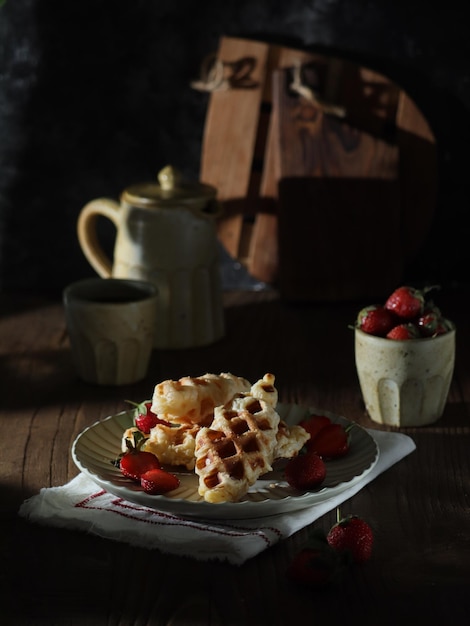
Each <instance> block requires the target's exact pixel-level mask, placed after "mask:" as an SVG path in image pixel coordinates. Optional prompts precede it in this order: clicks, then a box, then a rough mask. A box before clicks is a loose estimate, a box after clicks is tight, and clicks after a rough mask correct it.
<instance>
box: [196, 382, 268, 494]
mask: <svg viewBox="0 0 470 626" xmlns="http://www.w3.org/2000/svg"><path fill="white" fill-rule="evenodd" d="M275 402H277V392H276V390H275V388H274V376H273V375H272V374H266V375H265V376H264V377H263V379H262V380H260V381H258V382H257V383H255V385H253V387H252V388H251V390H250V392H246V393H243V394H238V395H237V396H235V397H234V398H233V400H232V401H231V402H229V403H227V404H226V405H225V406H218V407H216V408H215V411H214V420H213V422H212V424H211V425H210V427H207V426H205V427H202V428H201V429H200V430H199V431H198V432H197V434H196V446H195V455H196V465H195V472H196V474H197V475H198V477H199V489H198V491H199V494H200V495H201V496H203V497H204V499H205V500H206V501H207V502H237V501H239V500H240V499H241V498H242V497H243V496H244V495H245V493H246V492H247V491H248V489H249V487H250V486H251V485H253V484H254V483H255V482H256V480H257V479H258V477H259V476H261V475H262V474H264V473H266V472H269V471H270V470H271V469H272V467H271V463H272V462H273V459H274V452H275V449H276V444H277V432H278V426H279V422H280V418H279V415H278V414H277V412H276V411H275V408H274V403H275Z"/></svg>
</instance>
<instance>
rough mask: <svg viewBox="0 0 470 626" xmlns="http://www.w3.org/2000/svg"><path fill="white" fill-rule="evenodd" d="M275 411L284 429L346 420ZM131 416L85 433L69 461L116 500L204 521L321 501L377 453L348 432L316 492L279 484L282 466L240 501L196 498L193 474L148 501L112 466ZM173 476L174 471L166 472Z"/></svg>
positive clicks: (362, 472) (289, 407) (368, 440)
mask: <svg viewBox="0 0 470 626" xmlns="http://www.w3.org/2000/svg"><path fill="white" fill-rule="evenodd" d="M277 411H278V413H279V415H280V416H281V418H282V419H283V420H285V421H286V422H287V424H289V425H291V424H296V423H298V422H299V421H301V420H302V419H303V418H304V417H305V416H307V415H309V414H310V413H321V414H323V415H327V416H328V417H330V418H331V420H332V421H334V422H340V423H343V424H350V422H349V421H348V420H346V419H345V418H343V417H340V416H339V415H335V414H333V413H330V412H328V411H324V410H321V411H319V410H317V409H314V408H310V407H305V406H300V405H296V404H278V406H277ZM133 414H134V411H133V410H130V411H123V412H122V413H118V414H117V415H111V416H109V417H107V418H105V419H103V420H101V421H99V422H96V423H95V424H93V425H92V426H89V427H88V428H86V429H85V430H84V431H83V432H82V433H81V434H80V435H79V436H78V437H77V438H76V440H75V441H74V443H73V446H72V458H73V460H74V462H75V464H76V465H77V467H78V468H79V469H80V470H81V471H82V472H83V473H84V474H86V475H87V476H88V477H89V478H90V479H91V480H93V481H94V482H95V483H96V484H97V485H99V486H100V487H102V488H103V489H105V490H106V491H108V492H109V493H112V494H114V495H116V496H118V497H121V498H123V499H124V500H128V501H130V502H134V503H136V504H140V505H142V506H146V507H149V508H152V509H156V510H158V511H166V512H171V513H174V514H176V515H182V516H184V517H197V518H204V519H249V518H261V517H266V516H268V515H277V514H279V513H285V512H288V511H297V510H300V509H304V508H307V507H309V506H312V505H314V504H318V503H320V502H324V501H325V500H328V499H329V498H332V497H333V496H336V495H338V494H339V493H341V492H342V491H344V490H345V489H348V488H349V487H351V486H352V485H354V484H355V483H357V482H358V481H359V480H361V479H362V478H364V476H366V475H367V474H368V473H369V472H370V471H371V470H372V468H373V467H374V465H375V464H376V463H377V460H378V456H379V451H378V447H377V444H376V442H375V440H374V439H373V437H371V435H370V434H369V433H368V432H367V431H366V430H364V429H363V428H362V427H361V426H359V425H357V424H356V425H354V427H353V428H352V429H351V431H350V437H351V439H350V442H351V445H350V450H349V452H348V454H347V455H346V456H344V457H343V458H340V459H336V460H333V461H327V462H326V466H327V476H326V479H325V481H324V483H323V484H322V486H321V488H319V489H318V490H317V491H308V492H299V491H297V490H295V489H293V488H292V487H290V486H289V485H288V483H287V482H286V481H285V480H284V479H283V474H282V463H279V465H278V466H277V467H276V466H275V467H274V470H273V471H272V472H269V474H264V475H263V476H262V477H261V479H260V480H258V481H257V482H256V483H255V484H254V485H253V486H252V487H251V488H250V490H249V491H248V493H247V494H246V496H245V497H244V499H243V500H241V501H240V502H224V503H220V504H212V503H210V502H205V501H204V500H203V499H202V498H201V496H200V495H199V494H198V489H197V488H198V479H197V476H196V475H195V474H194V472H189V471H182V472H174V473H176V474H177V475H178V478H179V479H180V486H179V487H178V489H175V490H174V491H172V492H171V493H169V494H166V495H161V496H153V495H150V494H147V493H145V492H144V491H143V490H142V489H141V487H140V485H138V484H135V483H133V482H132V481H131V480H129V479H127V478H125V477H124V476H123V475H122V474H121V472H120V470H119V469H118V468H117V467H115V466H114V465H113V464H112V461H113V460H114V459H116V458H117V457H118V456H119V454H120V453H121V439H122V435H123V432H124V430H125V429H126V428H129V426H132V425H133ZM171 471H173V469H172V470H171Z"/></svg>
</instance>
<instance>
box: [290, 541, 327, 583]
mask: <svg viewBox="0 0 470 626" xmlns="http://www.w3.org/2000/svg"><path fill="white" fill-rule="evenodd" d="M336 572H337V563H336V561H335V560H334V559H332V558H331V555H329V554H328V553H327V552H326V551H325V550H322V549H318V548H303V549H302V550H301V551H300V552H298V553H297V554H296V555H295V556H294V558H293V560H292V561H291V562H290V563H289V565H288V567H287V572H286V573H287V578H289V580H292V581H293V582H295V583H297V584H300V585H303V586H306V587H322V586H324V585H328V584H329V583H330V582H333V581H334V580H335V578H336Z"/></svg>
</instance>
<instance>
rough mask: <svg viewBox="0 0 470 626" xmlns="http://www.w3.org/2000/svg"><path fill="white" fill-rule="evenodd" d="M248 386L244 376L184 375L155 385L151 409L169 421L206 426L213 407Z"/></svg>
mask: <svg viewBox="0 0 470 626" xmlns="http://www.w3.org/2000/svg"><path fill="white" fill-rule="evenodd" d="M249 389H250V383H249V382H248V381H247V380H246V379H245V378H241V377H239V376H234V375H233V374H229V373H222V374H204V375H203V376H199V377H196V378H193V377H190V376H184V377H183V378H180V379H179V380H176V381H174V380H166V381H163V382H161V383H159V384H158V385H156V386H155V389H154V393H153V398H152V407H151V410H152V411H153V413H156V414H157V415H159V416H160V417H161V418H163V419H166V420H168V421H170V422H179V423H186V424H198V425H199V426H208V425H209V424H210V423H211V422H212V418H213V415H214V408H215V407H216V406H222V405H224V404H226V403H227V402H229V401H230V400H231V399H232V398H233V397H234V396H235V395H236V394H237V393H240V392H246V391H249Z"/></svg>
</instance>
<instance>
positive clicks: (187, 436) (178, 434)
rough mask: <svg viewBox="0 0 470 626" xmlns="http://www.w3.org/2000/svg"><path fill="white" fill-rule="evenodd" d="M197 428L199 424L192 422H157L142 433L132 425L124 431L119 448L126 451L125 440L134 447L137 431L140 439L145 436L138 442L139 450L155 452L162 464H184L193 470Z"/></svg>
mask: <svg viewBox="0 0 470 626" xmlns="http://www.w3.org/2000/svg"><path fill="white" fill-rule="evenodd" d="M198 430H199V426H197V425H193V424H177V423H173V424H172V425H171V426H167V425H165V424H157V425H156V426H154V427H153V428H152V429H151V431H150V433H149V434H148V435H144V434H143V433H142V432H141V431H140V430H139V429H138V428H137V427H136V426H132V427H131V428H127V429H126V430H125V431H124V434H123V437H122V441H121V450H122V452H126V451H127V449H128V446H127V442H129V443H130V444H131V446H134V447H135V445H136V439H135V435H136V434H137V433H139V440H140V441H141V438H142V436H144V437H145V441H143V442H142V441H141V442H140V449H141V450H143V451H144V452H151V453H152V454H155V456H156V457H157V458H158V460H159V461H160V463H162V464H163V465H175V466H184V467H186V469H188V470H193V469H194V464H195V462H196V457H195V456H194V447H195V445H196V442H195V437H196V432H197V431H198Z"/></svg>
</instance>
